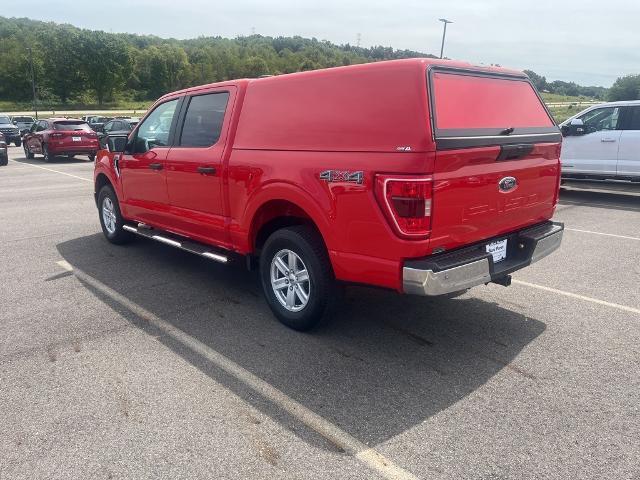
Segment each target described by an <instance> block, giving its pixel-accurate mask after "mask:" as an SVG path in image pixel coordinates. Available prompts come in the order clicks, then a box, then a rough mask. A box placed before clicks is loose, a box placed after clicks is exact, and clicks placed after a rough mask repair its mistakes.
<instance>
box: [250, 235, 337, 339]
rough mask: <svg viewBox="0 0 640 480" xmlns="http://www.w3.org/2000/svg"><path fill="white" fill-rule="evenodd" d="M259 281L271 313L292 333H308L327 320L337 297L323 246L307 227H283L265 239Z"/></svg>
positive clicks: (335, 286) (329, 264) (335, 285)
mask: <svg viewBox="0 0 640 480" xmlns="http://www.w3.org/2000/svg"><path fill="white" fill-rule="evenodd" d="M260 278H261V281H262V289H263V292H264V295H265V298H266V300H267V303H268V304H269V307H270V308H271V311H272V312H273V314H274V315H275V316H276V317H277V318H278V320H280V321H281V322H282V323H283V324H285V325H286V326H288V327H290V328H293V329H294V330H300V331H306V330H311V329H312V328H314V327H316V326H318V325H319V324H320V323H322V322H323V321H324V320H326V319H327V318H328V316H329V313H330V312H331V310H332V307H333V306H334V304H335V302H336V299H337V298H338V296H339V295H338V286H337V283H336V280H335V278H334V275H333V270H332V268H331V263H330V261H329V256H328V255H327V250H326V248H325V246H324V243H323V242H322V239H321V238H320V236H319V235H318V233H317V232H316V231H315V230H314V229H312V228H310V227H307V226H295V227H288V228H283V229H281V230H277V231H276V232H274V233H273V234H272V235H271V236H270V237H269V238H268V239H267V241H266V243H265V244H264V248H263V249H262V253H261V255H260Z"/></svg>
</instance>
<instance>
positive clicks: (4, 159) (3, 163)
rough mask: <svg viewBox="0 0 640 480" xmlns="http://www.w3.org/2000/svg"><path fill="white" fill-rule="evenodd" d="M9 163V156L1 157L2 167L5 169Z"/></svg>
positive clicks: (0, 165) (0, 163) (0, 164)
mask: <svg viewBox="0 0 640 480" xmlns="http://www.w3.org/2000/svg"><path fill="white" fill-rule="evenodd" d="M8 163H9V155H5V156H0V167H4V166H5V165H7V164H8Z"/></svg>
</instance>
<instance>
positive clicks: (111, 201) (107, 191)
mask: <svg viewBox="0 0 640 480" xmlns="http://www.w3.org/2000/svg"><path fill="white" fill-rule="evenodd" d="M98 213H99V217H100V226H101V227H102V233H103V234H104V236H105V237H106V239H107V240H109V241H110V242H111V243H114V244H116V245H122V244H124V243H127V242H130V241H131V240H132V238H133V234H132V233H131V232H127V231H126V230H124V229H123V228H122V226H123V225H124V218H122V214H121V213H120V204H119V203H118V197H117V196H116V193H115V192H114V191H113V188H111V187H110V186H109V185H105V186H104V187H102V188H101V189H100V193H98Z"/></svg>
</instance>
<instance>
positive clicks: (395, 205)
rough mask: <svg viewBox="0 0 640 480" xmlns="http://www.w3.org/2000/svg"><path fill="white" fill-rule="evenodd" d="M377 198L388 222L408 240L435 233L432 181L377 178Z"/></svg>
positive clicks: (390, 177) (394, 176)
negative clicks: (432, 218) (433, 226)
mask: <svg viewBox="0 0 640 480" xmlns="http://www.w3.org/2000/svg"><path fill="white" fill-rule="evenodd" d="M375 191H376V197H377V199H378V203H379V204H380V206H381V208H382V210H383V211H384V213H385V215H386V216H387V220H388V221H389V223H390V224H391V226H392V227H394V229H395V230H396V233H397V234H398V235H400V236H401V237H404V238H425V237H428V236H429V233H431V200H432V197H433V182H432V180H431V178H425V177H408V176H406V177H405V176H398V175H393V176H390V175H376V190H375Z"/></svg>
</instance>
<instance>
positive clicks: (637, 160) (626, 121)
mask: <svg viewBox="0 0 640 480" xmlns="http://www.w3.org/2000/svg"><path fill="white" fill-rule="evenodd" d="M560 128H561V130H562V135H563V136H564V139H563V142H562V154H561V156H560V160H561V162H562V178H563V179H590V180H627V181H634V182H640V100H635V101H627V102H612V103H604V104H601V105H594V106H592V107H589V108H587V109H586V110H583V111H582V112H580V113H578V114H577V115H575V116H573V117H571V118H569V119H567V120H566V121H564V122H562V123H561V124H560Z"/></svg>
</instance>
